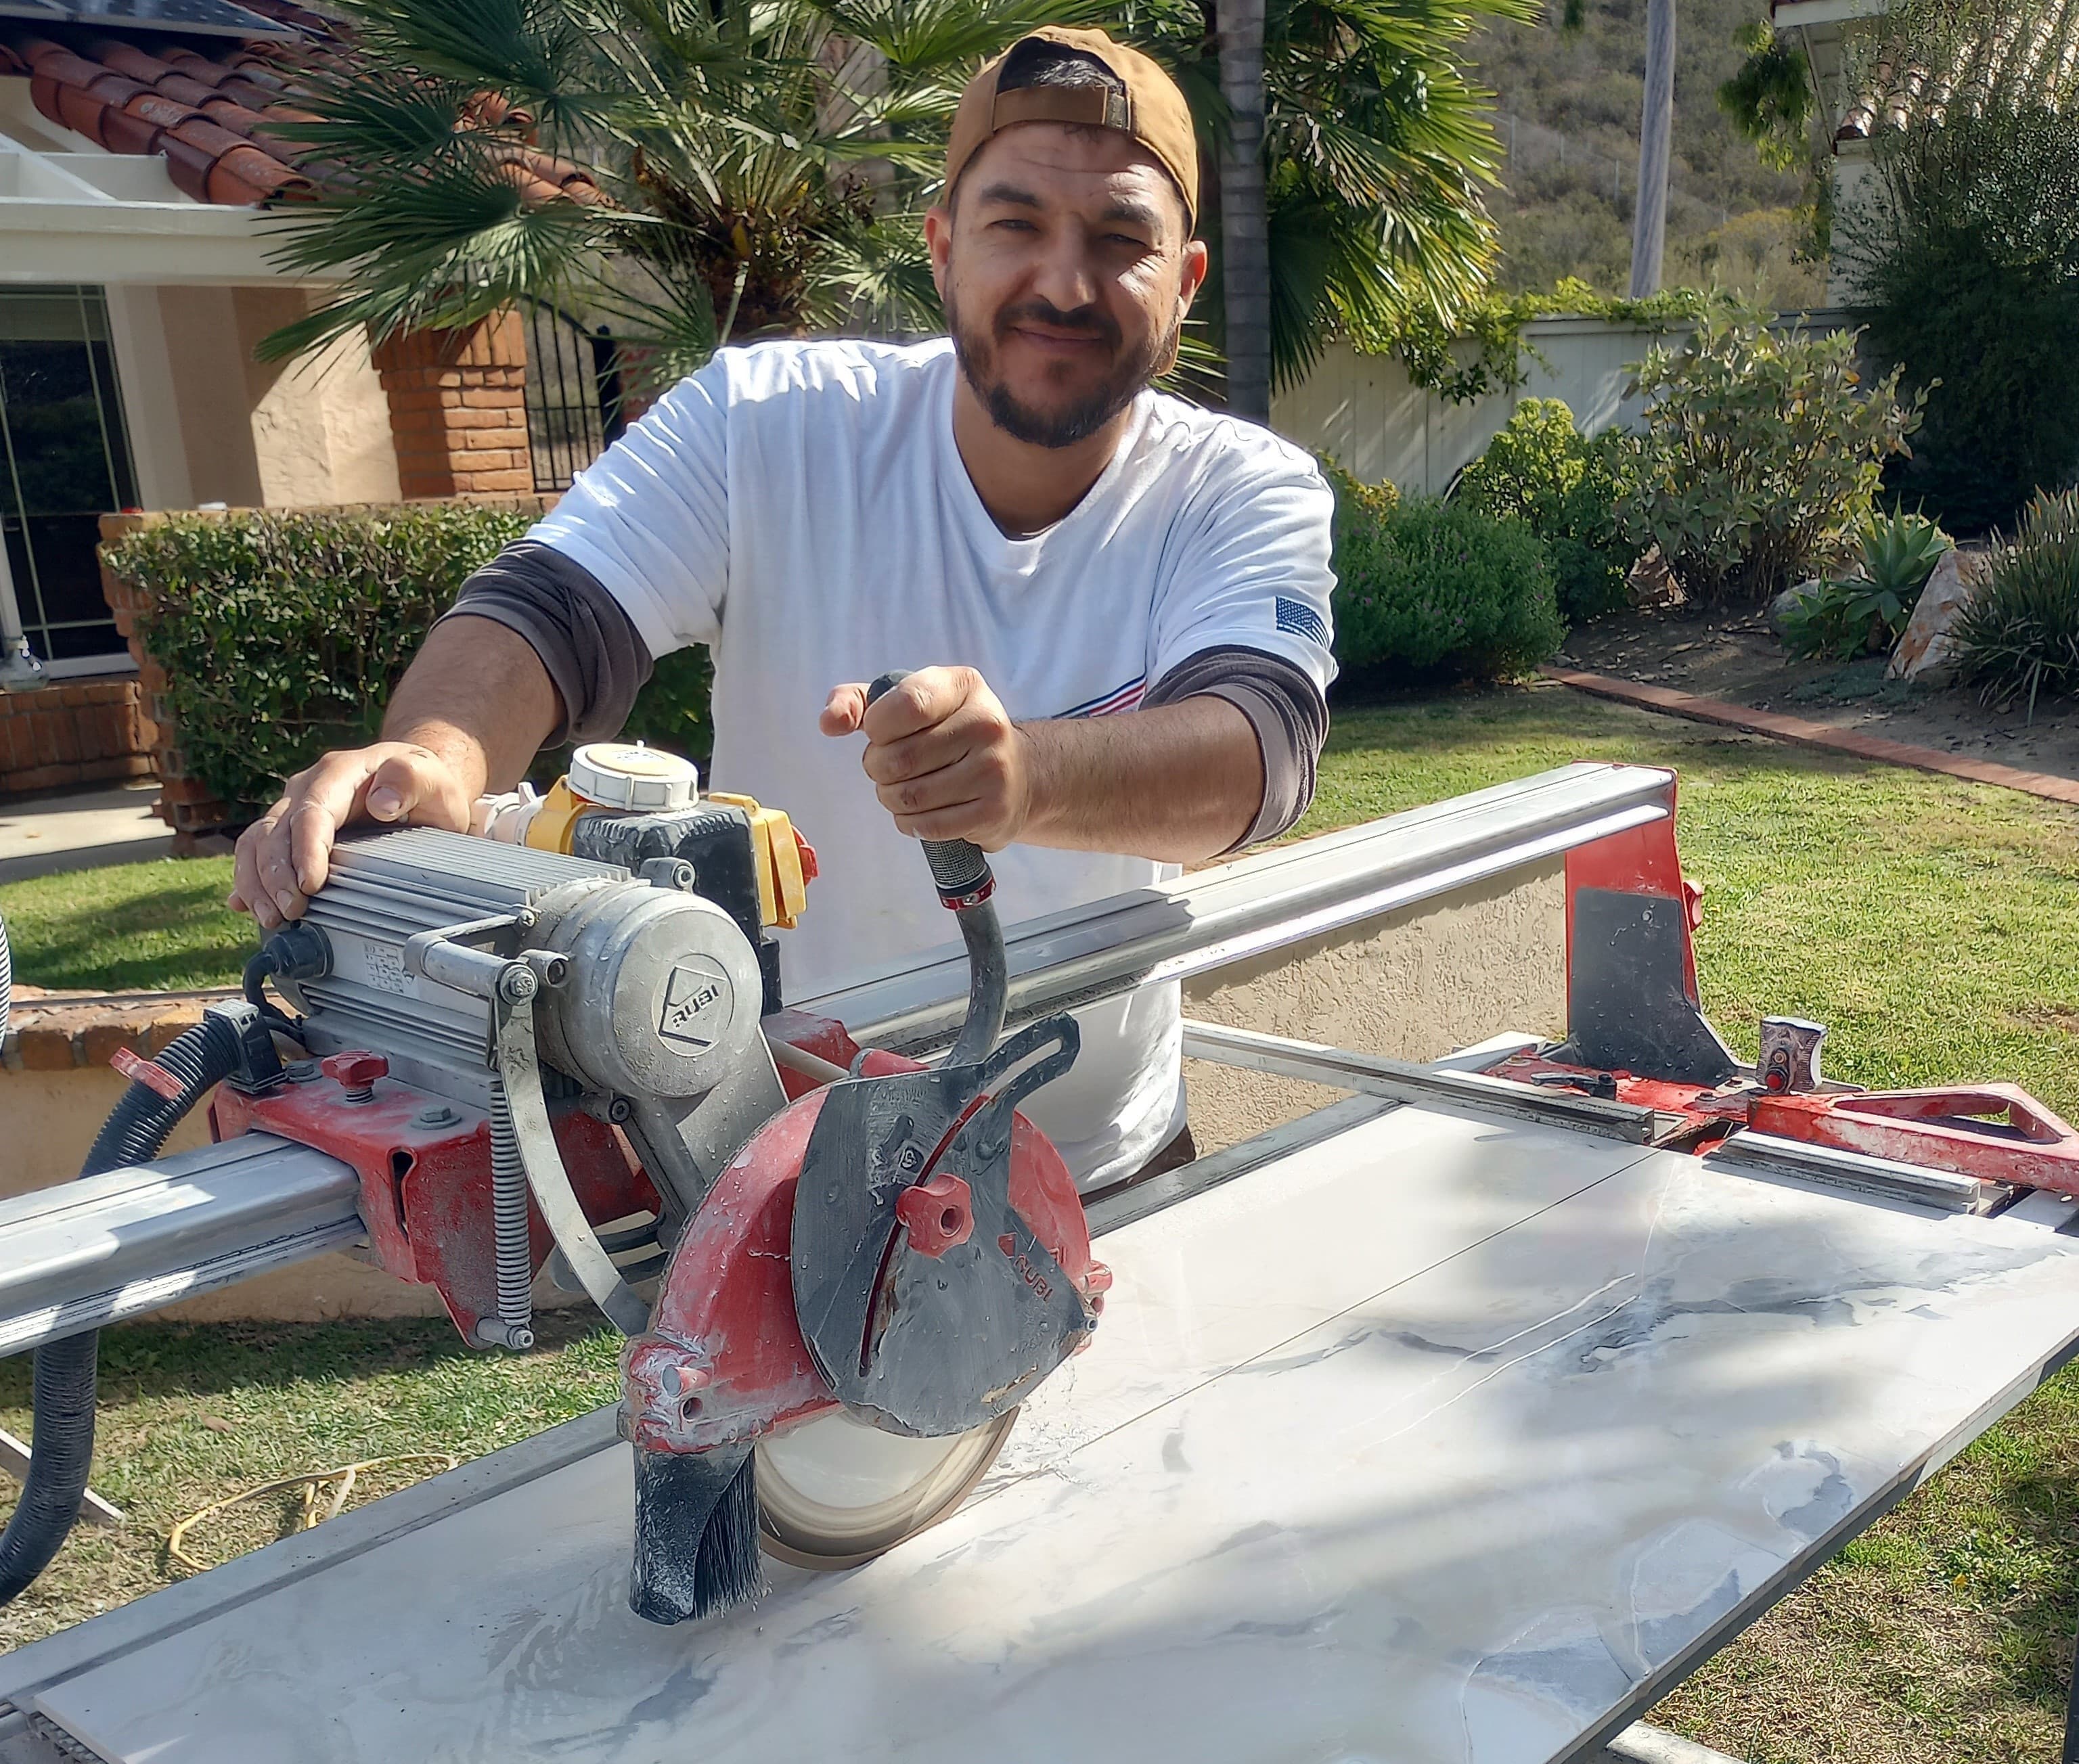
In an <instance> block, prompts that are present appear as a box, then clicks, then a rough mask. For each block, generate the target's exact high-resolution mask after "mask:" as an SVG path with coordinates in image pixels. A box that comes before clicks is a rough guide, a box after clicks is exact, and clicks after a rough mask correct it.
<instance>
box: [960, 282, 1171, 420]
mask: <svg viewBox="0 0 2079 1764" xmlns="http://www.w3.org/2000/svg"><path fill="white" fill-rule="evenodd" d="M1024 320H1031V321H1032V322H1034V323H1035V324H1046V325H1050V326H1052V327H1053V328H1055V329H1056V330H1060V331H1081V332H1084V333H1085V334H1086V335H1087V336H1094V337H1096V338H1098V339H1099V340H1100V341H1102V342H1104V343H1106V344H1109V345H1111V353H1112V357H1113V360H1114V363H1115V366H1114V368H1113V370H1112V372H1111V374H1109V375H1107V376H1106V378H1105V379H1104V380H1103V382H1102V383H1100V384H1099V385H1098V387H1096V388H1095V389H1094V391H1091V392H1090V394H1089V395H1088V396H1086V397H1084V398H1081V399H1077V401H1076V402H1075V403H1073V404H1070V405H1069V406H1068V407H1066V408H1064V409H1061V410H1058V411H1055V412H1046V411H1039V410H1035V409H1034V408H1032V407H1031V405H1030V404H1026V403H1021V402H1019V399H1018V398H1017V397H1016V396H1015V395H1014V394H1013V393H1012V391H1011V390H1010V387H1007V386H1006V385H1005V384H1004V383H1003V382H1002V380H1001V379H999V378H997V368H996V351H997V346H998V345H999V344H1001V343H1002V341H1003V340H1004V339H1005V338H1006V336H1009V335H1010V332H1011V331H1012V329H1013V328H1014V327H1015V326H1016V325H1018V324H1019V323H1020V322H1022V321H1024ZM1179 324H1181V321H1178V322H1176V323H1173V324H1171V325H1170V328H1169V335H1168V336H1165V337H1162V338H1161V339H1160V340H1151V341H1149V342H1148V343H1147V344H1145V345H1143V346H1142V347H1141V348H1140V349H1136V350H1135V351H1133V353H1131V354H1130V355H1124V356H1122V355H1121V353H1120V337H1119V324H1118V322H1117V321H1116V320H1114V319H1113V318H1112V316H1111V314H1110V313H1108V312H1106V311H1104V310H1103V309H1102V307H1095V306H1087V307H1077V309H1076V310H1075V311H1073V312H1064V311H1061V310H1060V308H1059V307H1055V306H1052V305H1050V304H1049V303H1048V302H1046V301H1044V300H1023V301H1020V302H1019V303H1018V304H1017V305H1015V306H1008V307H1004V308H1003V309H1002V311H1000V312H998V314H997V315H996V320H995V324H993V327H992V328H991V333H990V334H989V335H986V336H985V335H984V334H983V333H982V332H980V331H979V330H971V329H969V328H968V327H966V326H964V325H963V324H961V323H960V308H959V307H957V306H956V304H955V303H954V302H953V299H952V296H951V295H947V299H946V326H947V329H948V330H949V331H951V332H952V338H953V355H954V358H955V359H956V360H957V361H958V362H959V363H960V372H961V373H962V374H965V375H966V376H967V382H968V385H969V386H970V387H973V389H974V394H975V396H976V397H977V398H978V399H981V402H982V406H983V408H985V410H987V411H988V412H989V417H990V420H992V421H993V422H994V423H995V424H996V426H997V427H998V428H1000V429H1002V430H1003V431H1004V433H1006V434H1008V435H1010V436H1011V437H1014V439H1016V440H1019V441H1025V442H1027V443H1029V444H1030V445H1032V446H1035V447H1073V446H1074V445H1076V443H1077V442H1078V441H1088V440H1089V439H1090V437H1091V436H1093V435H1094V434H1096V433H1098V430H1099V429H1101V428H1103V427H1104V426H1105V424H1107V423H1109V422H1110V421H1111V420H1112V419H1113V418H1114V417H1115V416H1118V415H1119V412H1121V411H1123V410H1124V409H1125V408H1127V405H1129V404H1131V403H1132V402H1133V401H1134V399H1136V398H1137V397H1138V396H1139V395H1140V393H1141V391H1143V389H1144V388H1145V387H1147V386H1148V383H1149V382H1151V381H1152V380H1153V379H1154V378H1156V377H1157V375H1158V374H1165V373H1167V372H1168V371H1169V365H1170V364H1171V363H1172V362H1174V361H1175V360H1176V358H1177V340H1178V328H1179Z"/></svg>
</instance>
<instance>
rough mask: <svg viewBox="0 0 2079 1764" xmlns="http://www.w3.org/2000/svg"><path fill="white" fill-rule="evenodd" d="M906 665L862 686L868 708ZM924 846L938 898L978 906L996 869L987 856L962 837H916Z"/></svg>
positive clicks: (990, 889)
mask: <svg viewBox="0 0 2079 1764" xmlns="http://www.w3.org/2000/svg"><path fill="white" fill-rule="evenodd" d="M909 677H910V670H909V669H908V668H906V667H897V668H893V669H890V670H889V671H888V672H887V673H885V674H884V675H881V678H880V679H877V680H876V681H875V682H874V683H872V685H871V686H869V687H868V688H867V689H866V702H867V704H868V707H869V708H871V707H872V706H873V705H874V704H878V703H879V702H880V700H881V699H882V698H883V697H885V696H886V695H887V694H888V693H889V692H890V691H891V690H892V689H893V688H895V687H897V686H899V685H901V683H902V682H903V681H905V680H906V679H909ZM918 844H920V845H921V846H923V848H924V861H925V862H926V863H928V864H930V865H931V880H932V881H933V882H935V884H937V885H938V889H939V900H940V901H943V902H944V903H945V905H947V906H948V907H950V908H951V909H952V910H953V911H955V912H958V911H960V909H961V908H963V907H969V906H980V905H981V903H982V902H983V901H986V900H987V899H988V898H989V896H991V895H992V894H993V893H995V892H996V872H994V871H993V870H992V869H990V868H989V855H988V854H987V853H986V852H985V851H983V850H982V848H981V846H978V845H976V844H973V842H970V841H968V840H966V839H920V840H919V841H918Z"/></svg>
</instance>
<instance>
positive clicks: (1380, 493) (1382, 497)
mask: <svg viewBox="0 0 2079 1764" xmlns="http://www.w3.org/2000/svg"><path fill="white" fill-rule="evenodd" d="M1320 464H1321V474H1322V475H1323V476H1324V478H1326V479H1328V487H1329V489H1331V490H1332V491H1334V492H1335V493H1336V534H1337V536H1338V537H1340V536H1341V534H1342V533H1343V532H1344V530H1345V529H1346V528H1348V527H1349V525H1351V524H1352V523H1353V522H1355V523H1358V524H1362V523H1365V522H1373V523H1376V522H1378V521H1381V520H1385V519H1387V516H1390V515H1391V514H1392V512H1393V511H1394V510H1395V509H1396V508H1399V506H1400V487H1399V485H1398V484H1395V483H1390V482H1382V483H1376V484H1368V483H1365V482H1364V480H1363V479H1361V478H1358V477H1357V476H1356V475H1355V474H1353V473H1352V472H1350V471H1349V470H1347V469H1346V468H1345V466H1343V465H1342V464H1341V462H1340V461H1338V460H1336V458H1334V457H1333V456H1332V455H1330V454H1323V455H1322V456H1321V461H1320Z"/></svg>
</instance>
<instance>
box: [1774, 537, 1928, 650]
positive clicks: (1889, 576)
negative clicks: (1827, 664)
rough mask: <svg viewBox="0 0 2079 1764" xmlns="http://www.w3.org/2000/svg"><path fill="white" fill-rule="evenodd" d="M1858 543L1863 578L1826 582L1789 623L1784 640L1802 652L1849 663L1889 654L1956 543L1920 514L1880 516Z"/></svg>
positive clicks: (1799, 604)
mask: <svg viewBox="0 0 2079 1764" xmlns="http://www.w3.org/2000/svg"><path fill="white" fill-rule="evenodd" d="M1855 537H1856V540H1857V541H1858V545H1859V550H1860V552H1861V557H1862V571H1861V573H1860V574H1859V575H1851V576H1847V577H1843V578H1842V579H1838V580H1834V581H1828V582H1822V583H1820V584H1819V585H1818V587H1816V588H1814V589H1813V591H1811V592H1810V593H1809V594H1806V595H1805V596H1803V597H1802V598H1801V600H1799V601H1798V602H1797V604H1796V605H1795V606H1793V607H1792V608H1791V610H1790V612H1789V613H1788V615H1787V616H1786V617H1785V619H1784V637H1785V639H1786V640H1787V641H1788V643H1789V645H1790V646H1791V647H1792V649H1794V650H1797V651H1798V652H1799V653H1800V654H1805V655H1814V656H1819V657H1822V658H1825V659H1826V660H1829V661H1837V662H1846V661H1851V660H1853V659H1854V658H1855V657H1856V656H1858V655H1860V654H1864V653H1865V652H1868V651H1871V650H1888V649H1889V648H1890V647H1891V646H1892V645H1893V644H1894V643H1896V642H1897V641H1898V639H1899V636H1900V634H1901V633H1902V632H1903V631H1904V630H1905V626H1906V621H1908V620H1910V618H1911V617H1913V609H1914V607H1915V606H1916V605H1918V604H1919V601H1920V591H1921V590H1922V588H1924V587H1926V586H1927V579H1928V578H1929V577H1930V575H1933V574H1934V573H1935V565H1936V564H1938V563H1939V562H1941V561H1942V554H1943V552H1945V551H1947V550H1949V549H1950V546H1951V540H1950V537H1949V535H1948V534H1947V533H1944V532H1943V530H1942V529H1941V528H1939V526H1937V525H1935V523H1934V522H1933V521H1931V520H1929V519H1927V517H1926V516H1925V515H1920V514H1904V513H1899V514H1873V515H1872V516H1870V518H1869V519H1868V520H1866V521H1864V523H1863V525H1862V526H1861V527H1860V528H1859V529H1858V530H1857V533H1856V535H1855Z"/></svg>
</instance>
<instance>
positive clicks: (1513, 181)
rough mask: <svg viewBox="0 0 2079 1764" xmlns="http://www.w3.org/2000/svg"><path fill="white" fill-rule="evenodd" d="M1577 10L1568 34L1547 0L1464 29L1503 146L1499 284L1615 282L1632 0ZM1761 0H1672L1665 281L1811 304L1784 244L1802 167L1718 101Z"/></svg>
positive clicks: (1624, 233) (1637, 79) (1622, 220)
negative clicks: (1765, 152) (1795, 169)
mask: <svg viewBox="0 0 2079 1764" xmlns="http://www.w3.org/2000/svg"><path fill="white" fill-rule="evenodd" d="M1586 11H1587V16H1586V19H1585V22H1584V24H1583V28H1582V30H1581V31H1580V32H1579V34H1578V35H1577V36H1571V37H1570V36H1567V35H1566V34H1565V33H1564V32H1562V31H1561V30H1560V28H1559V25H1558V16H1559V9H1558V4H1557V0H1554V5H1553V6H1552V11H1551V18H1552V21H1553V22H1551V23H1549V24H1545V25H1541V26H1537V27H1532V26H1525V25H1513V24H1500V25H1495V26H1491V27H1488V28H1487V30H1485V31H1483V32H1481V33H1480V34H1479V36H1476V37H1475V39H1474V40H1473V42H1472V45H1471V55H1470V62H1471V67H1470V73H1471V74H1472V77H1474V78H1475V79H1476V80H1477V81H1479V83H1481V84H1482V85H1483V86H1487V87H1488V88H1489V89H1490V90H1492V91H1493V92H1494V94H1495V110H1496V112H1497V116H1496V119H1495V129H1496V132H1497V133H1499V134H1500V136H1501V140H1502V144H1503V145H1504V148H1509V149H1511V151H1510V157H1509V161H1508V165H1507V167H1506V169H1505V170H1504V182H1505V185H1506V188H1505V189H1504V190H1503V191H1502V192H1500V194H1497V196H1496V197H1495V200H1494V204H1493V206H1494V212H1495V219H1496V220H1497V221H1498V222H1499V223H1500V227H1501V233H1502V249H1503V266H1502V274H1501V282H1502V285H1503V286H1504V287H1507V288H1508V289H1510V290H1512V291H1513V290H1520V289H1525V288H1544V287H1550V286H1552V284H1553V283H1554V282H1555V281H1557V280H1558V278H1560V277H1561V276H1564V275H1578V276H1579V277H1580V278H1582V279H1583V281H1585V282H1590V283H1592V285H1593V286H1596V287H1598V288H1600V289H1602V290H1603V291H1605V292H1608V293H1613V294H1621V293H1623V292H1624V291H1625V284H1626V282H1628V281H1629V276H1630V265H1631V221H1632V204H1633V186H1634V184H1635V182H1636V179H1637V169H1638V113H1639V102H1640V94H1641V91H1642V86H1643V84H1644V81H1645V75H1646V0H1586ZM1764 11H1765V5H1764V0H1678V6H1677V20H1676V26H1675V48H1676V62H1675V153H1674V175H1673V180H1672V182H1673V189H1672V191H1671V196H1670V199H1669V203H1668V228H1667V265H1666V275H1665V279H1666V281H1667V282H1668V283H1669V284H1670V285H1675V284H1688V285H1692V286H1697V285H1709V284H1711V283H1714V282H1715V283H1717V284H1718V285H1721V286H1727V287H1734V288H1738V289H1740V290H1741V291H1743V292H1745V293H1747V294H1750V295H1754V296H1755V298H1757V299H1761V300H1763V301H1765V302H1767V303H1770V304H1772V305H1776V306H1780V307H1797V306H1801V305H1812V304H1816V303H1818V302H1819V300H1820V299H1821V298H1822V295H1821V282H1822V278H1821V276H1820V274H1819V271H1818V267H1817V266H1816V265H1812V264H1809V263H1802V262H1798V261H1795V257H1794V253H1796V251H1797V248H1798V246H1799V245H1800V244H1801V240H1802V237H1803V234H1804V230H1805V223H1804V220H1803V219H1802V217H1801V215H1799V214H1798V213H1797V207H1798V205H1799V204H1800V203H1802V202H1803V201H1804V200H1805V189H1804V180H1803V179H1802V178H1800V177H1798V176H1797V175H1796V174H1794V173H1789V174H1786V173H1780V172H1775V171H1772V170H1771V169H1769V168H1768V167H1767V166H1766V165H1763V163H1762V161H1761V159H1760V157H1759V155H1758V154H1757V153H1755V149H1754V147H1753V145H1752V144H1751V143H1750V142H1748V141H1746V140H1744V139H1742V136H1740V135H1739V134H1738V132H1736V131H1735V130H1734V127H1733V126H1732V124H1731V123H1730V121H1729V120H1728V119H1726V115H1725V114H1724V113H1723V112H1722V111H1720V110H1719V108H1718V103H1717V91H1718V87H1719V86H1720V84H1721V82H1724V80H1725V79H1726V77H1727V76H1728V75H1730V73H1732V71H1733V70H1734V69H1735V68H1736V67H1738V65H1739V63H1740V61H1741V60H1742V50H1741V49H1740V48H1739V45H1738V42H1737V40H1736V39H1737V37H1738V33H1739V31H1741V29H1742V27H1744V26H1746V24H1747V23H1750V22H1751V21H1752V20H1753V19H1756V18H1759V17H1760V16H1762V15H1763V13H1764Z"/></svg>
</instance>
